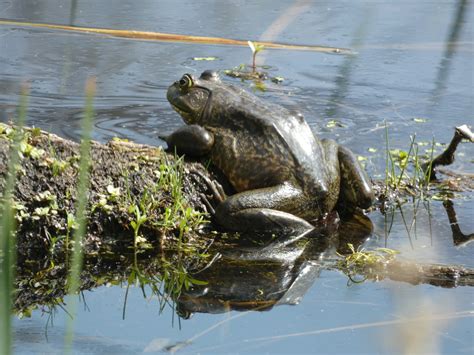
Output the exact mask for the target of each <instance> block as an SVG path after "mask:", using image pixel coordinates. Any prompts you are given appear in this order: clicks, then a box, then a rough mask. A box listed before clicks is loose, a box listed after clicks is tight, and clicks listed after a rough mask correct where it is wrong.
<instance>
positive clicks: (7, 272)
mask: <svg viewBox="0 0 474 355" xmlns="http://www.w3.org/2000/svg"><path fill="white" fill-rule="evenodd" d="M28 91H29V89H28V87H27V86H26V85H24V86H23V88H22V91H21V96H20V104H19V106H18V117H17V122H16V123H17V126H16V128H15V129H14V130H13V131H12V132H11V134H12V139H11V146H10V153H9V160H8V169H7V177H6V183H5V186H4V190H3V195H2V202H3V203H2V206H1V208H2V209H1V213H2V215H1V220H0V309H1V312H0V353H2V354H10V353H11V350H12V330H11V309H12V303H13V302H12V297H13V293H14V288H13V283H14V280H15V266H16V235H15V229H16V225H15V218H14V209H13V206H14V204H13V203H12V201H13V193H14V190H15V181H16V175H17V171H18V163H19V161H20V149H21V147H20V146H21V142H22V141H23V126H24V123H25V120H26V109H27V106H28Z"/></svg>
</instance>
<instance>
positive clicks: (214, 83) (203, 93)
mask: <svg viewBox="0 0 474 355" xmlns="http://www.w3.org/2000/svg"><path fill="white" fill-rule="evenodd" d="M220 85H222V84H221V81H220V78H219V76H218V74H217V73H216V72H215V71H211V70H206V71H205V72H203V73H202V74H201V76H200V77H199V78H196V77H194V76H193V75H191V74H184V75H183V76H182V77H181V79H179V80H178V81H176V82H174V83H173V84H172V85H171V86H170V87H169V88H168V93H167V95H166V97H167V99H168V101H169V102H170V104H171V106H173V108H174V109H175V110H176V111H177V112H178V113H179V114H180V115H181V117H183V120H184V121H185V122H186V123H187V124H196V123H197V124H199V123H201V122H202V121H203V117H204V116H205V112H206V110H207V108H208V106H209V105H210V102H211V97H212V92H213V91H214V90H215V89H216V88H217V87H218V86H220Z"/></svg>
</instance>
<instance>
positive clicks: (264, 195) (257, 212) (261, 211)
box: [214, 183, 314, 233]
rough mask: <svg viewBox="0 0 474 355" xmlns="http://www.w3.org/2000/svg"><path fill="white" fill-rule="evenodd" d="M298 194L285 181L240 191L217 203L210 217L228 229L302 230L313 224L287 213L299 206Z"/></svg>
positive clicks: (300, 231)
mask: <svg viewBox="0 0 474 355" xmlns="http://www.w3.org/2000/svg"><path fill="white" fill-rule="evenodd" d="M300 196H302V192H301V190H299V189H297V188H295V187H293V186H292V185H291V184H288V183H284V184H281V185H277V186H273V187H267V188H262V189H255V190H249V191H245V192H240V193H237V194H235V195H232V196H230V197H228V198H227V199H226V200H224V201H223V202H222V203H220V204H219V205H218V206H217V208H216V212H215V216H214V217H215V219H216V222H217V223H218V224H219V225H220V226H222V227H223V228H225V229H227V230H231V231H238V232H252V231H258V232H276V231H281V232H285V233H286V232H289V233H291V232H295V233H303V232H306V231H309V230H312V229H313V228H314V227H313V226H312V225H311V224H310V223H308V222H307V221H305V220H304V219H302V218H300V217H298V216H296V215H294V214H292V213H290V212H292V211H294V210H297V209H298V208H300V206H299V204H298V201H299V197H300Z"/></svg>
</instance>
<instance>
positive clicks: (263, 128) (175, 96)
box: [166, 71, 374, 232]
mask: <svg viewBox="0 0 474 355" xmlns="http://www.w3.org/2000/svg"><path fill="white" fill-rule="evenodd" d="M167 98H168V101H169V102H170V103H171V105H172V106H173V108H174V109H175V110H176V111H177V112H178V113H179V114H180V115H181V116H182V117H183V119H184V121H185V122H186V123H187V126H183V127H181V128H180V129H178V130H177V131H175V132H174V133H172V134H171V135H170V136H169V137H167V139H166V140H167V143H168V145H169V146H170V147H174V148H176V149H177V150H178V152H180V153H184V154H186V155H189V156H194V157H200V156H208V157H209V158H210V160H211V161H212V163H213V164H214V165H216V166H217V167H218V168H219V169H220V170H221V171H222V172H223V174H224V175H225V176H226V177H227V179H228V180H229V182H230V183H231V185H232V186H233V187H234V189H235V191H236V193H235V194H234V195H231V196H229V197H225V196H221V197H220V203H219V204H218V205H217V207H216V209H215V214H214V217H215V220H216V222H217V223H218V224H219V225H221V226H222V227H223V228H224V229H226V230H232V231H242V232H244V231H277V230H280V231H283V230H291V231H306V230H310V229H312V228H313V226H312V225H311V223H310V222H314V221H316V220H318V219H320V218H322V217H324V216H325V215H326V214H327V213H328V212H330V211H332V210H334V209H335V208H336V209H339V208H340V207H341V206H343V208H344V209H349V210H350V209H353V208H355V207H360V208H368V207H369V206H370V205H371V204H372V202H373V199H374V194H373V191H372V187H371V183H370V181H369V179H368V177H367V175H366V174H365V172H364V171H363V169H362V168H361V167H360V165H359V164H358V162H357V159H356V158H355V156H354V154H353V153H352V152H351V151H350V150H348V149H347V148H345V147H342V146H340V145H338V144H337V143H336V142H335V141H333V140H330V139H318V138H317V137H315V136H314V135H313V133H312V131H311V129H310V128H309V126H308V124H307V123H306V121H305V120H304V118H303V117H302V115H301V114H297V113H293V112H291V111H289V110H287V109H285V108H284V107H282V106H279V105H275V104H270V103H268V102H265V101H262V100H260V99H259V98H257V97H256V96H255V95H253V94H251V93H249V92H247V91H245V90H243V89H241V88H238V87H236V86H233V85H230V84H226V83H223V82H222V81H221V80H220V78H219V76H218V74H217V73H216V72H213V71H205V72H203V73H202V74H201V76H200V77H199V78H195V77H193V76H192V75H190V74H185V75H184V76H183V77H182V78H181V79H180V80H178V81H176V82H175V83H174V84H172V85H171V86H170V87H169V89H168V93H167Z"/></svg>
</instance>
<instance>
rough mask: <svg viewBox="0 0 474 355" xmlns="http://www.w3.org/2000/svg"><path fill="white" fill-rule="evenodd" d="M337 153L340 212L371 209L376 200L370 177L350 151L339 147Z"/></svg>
mask: <svg viewBox="0 0 474 355" xmlns="http://www.w3.org/2000/svg"><path fill="white" fill-rule="evenodd" d="M337 153H338V158H339V168H340V172H341V173H340V174H341V189H340V193H339V201H338V203H337V204H338V210H346V211H351V210H353V209H354V207H359V208H369V207H370V206H371V205H372V204H373V202H374V199H375V196H374V191H373V189H372V183H371V181H370V179H369V177H368V176H367V174H366V172H365V171H364V169H363V168H362V167H361V166H360V164H359V162H358V161H357V158H356V156H355V155H354V153H352V152H351V151H350V150H349V149H347V148H346V147H343V146H339V148H338V152H337Z"/></svg>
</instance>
